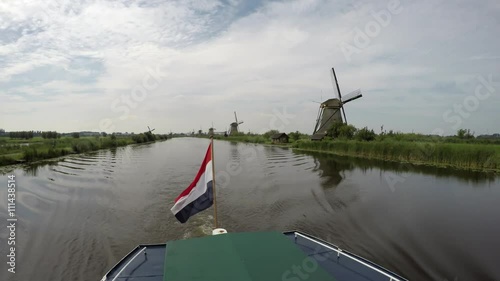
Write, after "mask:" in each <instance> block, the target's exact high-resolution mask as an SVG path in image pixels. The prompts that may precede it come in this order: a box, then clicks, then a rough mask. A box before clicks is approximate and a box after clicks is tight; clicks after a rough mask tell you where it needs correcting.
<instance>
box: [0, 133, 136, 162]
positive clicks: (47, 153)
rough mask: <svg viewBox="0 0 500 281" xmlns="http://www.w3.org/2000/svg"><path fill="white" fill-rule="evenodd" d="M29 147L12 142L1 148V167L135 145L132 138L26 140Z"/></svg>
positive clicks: (4, 143) (4, 144) (3, 143)
mask: <svg viewBox="0 0 500 281" xmlns="http://www.w3.org/2000/svg"><path fill="white" fill-rule="evenodd" d="M24 142H25V143H29V145H20V144H18V142H17V141H16V142H11V141H10V140H8V141H6V142H2V146H0V165H10V164H15V163H18V162H19V161H27V162H30V161H36V160H43V159H49V158H56V157H60V156H64V155H68V154H70V153H83V152H89V151H95V150H99V149H105V148H114V147H118V146H125V145H129V144H133V143H135V141H134V140H133V139H132V138H131V137H115V136H107V137H82V138H71V137H64V138H60V139H42V138H38V139H35V138H34V139H32V140H24Z"/></svg>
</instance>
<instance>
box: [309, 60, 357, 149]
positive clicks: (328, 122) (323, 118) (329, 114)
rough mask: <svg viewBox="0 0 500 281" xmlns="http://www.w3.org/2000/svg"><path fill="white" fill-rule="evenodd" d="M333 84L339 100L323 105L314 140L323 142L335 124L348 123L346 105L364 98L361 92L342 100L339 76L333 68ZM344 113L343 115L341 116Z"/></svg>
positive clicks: (326, 102) (354, 92)
mask: <svg viewBox="0 0 500 281" xmlns="http://www.w3.org/2000/svg"><path fill="white" fill-rule="evenodd" d="M331 78H332V83H333V89H334V91H336V92H337V93H338V98H331V99H328V100H326V101H324V102H322V103H321V105H320V106H319V110H318V116H317V118H316V125H315V126H314V132H313V137H312V139H313V140H321V139H323V138H324V137H325V136H326V133H327V131H328V130H329V129H330V128H331V127H332V126H333V124H334V123H347V118H346V114H345V110H344V104H346V103H348V102H350V101H353V100H355V99H358V98H360V97H362V96H363V95H362V94H361V90H359V89H358V90H356V91H353V92H351V93H349V94H347V96H345V97H344V99H342V94H341V92H340V87H339V83H338V80H337V75H336V74H335V69H333V67H332V75H331ZM340 111H342V114H340ZM342 115H343V116H344V118H343V119H342Z"/></svg>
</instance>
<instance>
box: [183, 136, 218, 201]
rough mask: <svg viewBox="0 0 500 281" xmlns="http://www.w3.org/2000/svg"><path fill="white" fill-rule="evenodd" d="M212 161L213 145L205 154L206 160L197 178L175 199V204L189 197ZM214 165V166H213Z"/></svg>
mask: <svg viewBox="0 0 500 281" xmlns="http://www.w3.org/2000/svg"><path fill="white" fill-rule="evenodd" d="M210 160H212V144H211V143H210V145H209V146H208V149H207V153H206V154H205V158H204V159H203V162H202V163H201V167H200V170H199V171H198V174H196V177H195V178H194V180H193V182H192V183H191V184H190V185H189V186H188V188H186V189H185V190H184V191H183V192H182V193H181V194H180V195H179V196H177V198H175V202H177V201H178V200H179V199H180V198H182V197H184V196H187V195H188V194H189V193H190V192H191V190H192V189H193V188H194V187H195V186H196V183H198V181H199V180H200V178H201V175H203V173H204V172H205V169H206V167H207V164H208V162H210ZM212 165H213V164H212Z"/></svg>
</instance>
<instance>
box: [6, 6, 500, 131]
mask: <svg viewBox="0 0 500 281" xmlns="http://www.w3.org/2000/svg"><path fill="white" fill-rule="evenodd" d="M499 31H500V1H498V0H485V1H479V2H478V1H472V0H467V1H465V0H457V1H442V0H423V1H408V0H400V1H398V0H389V1H386V0H380V1H379V0H377V1H356V2H354V3H353V2H352V1H345V0H338V1H323V0H303V1H243V0H221V1H217V0H196V1H195V0H187V1H167V0H142V1H132V0H118V1H104V0H71V1H69V0H55V1H54V0H29V1H28V0H21V1H20V0H15V1H14V0H4V1H1V2H0V103H1V106H0V128H3V129H5V130H7V131H17V130H42V131H46V130H55V131H58V132H73V131H99V132H101V131H104V132H108V133H110V132H136V133H137V132H143V131H145V130H146V129H147V126H151V127H152V128H156V132H158V133H168V132H190V131H193V130H195V131H198V130H200V129H202V130H203V131H206V130H208V128H209V127H211V126H212V124H213V126H214V127H215V129H216V131H224V130H227V129H228V127H229V124H230V123H231V122H233V121H234V111H236V112H237V115H238V120H239V121H240V120H241V121H243V123H242V124H241V125H240V130H241V131H244V132H248V131H251V132H256V133H262V132H265V131H268V130H271V129H276V130H279V131H284V132H290V131H296V130H298V131H301V132H303V133H309V134H310V133H312V131H313V129H314V125H315V122H316V116H317V113H318V108H319V104H318V102H319V101H321V100H326V99H328V98H333V97H336V96H337V93H336V91H334V88H333V86H332V81H331V78H330V73H331V68H332V67H335V70H336V73H337V77H338V80H339V85H340V89H341V92H342V94H343V95H346V94H347V93H349V92H351V91H354V90H356V89H361V92H362V94H363V97H362V98H360V99H357V100H355V101H352V102H349V103H346V104H345V107H344V109H345V112H346V115H347V122H348V123H350V124H353V125H354V126H356V127H365V126H366V127H368V128H372V129H374V130H375V131H376V132H377V133H378V132H380V130H381V126H383V128H384V130H390V129H392V130H394V131H401V132H412V131H413V132H418V133H425V134H454V133H455V132H456V131H457V130H458V129H460V128H466V129H471V131H473V132H475V134H476V135H479V134H486V133H489V134H492V133H496V132H500V114H499V108H500V36H498V35H499Z"/></svg>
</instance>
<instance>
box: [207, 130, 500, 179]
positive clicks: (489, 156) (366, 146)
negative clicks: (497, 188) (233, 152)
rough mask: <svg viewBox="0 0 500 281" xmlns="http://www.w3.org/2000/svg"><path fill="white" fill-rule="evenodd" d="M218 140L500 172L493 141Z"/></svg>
mask: <svg viewBox="0 0 500 281" xmlns="http://www.w3.org/2000/svg"><path fill="white" fill-rule="evenodd" d="M215 139H217V140H224V141H232V142H241V143H253V144H261V145H264V146H273V147H283V148H291V149H292V150H297V151H305V152H320V153H328V154H333V155H339V156H347V157H355V158H360V159H374V160H379V161H387V162H392V163H401V164H403V165H416V166H430V167H438V168H451V169H457V170H467V171H477V172H484V173H495V174H500V146H498V145H494V144H463V143H446V142H410V141H393V142H384V141H370V142H366V141H364V142H363V141H354V140H333V141H328V140H327V141H325V140H323V141H321V142H313V141H310V140H305V139H302V140H299V141H296V142H291V143H288V144H282V143H280V144H273V143H269V142H262V140H261V139H259V141H258V142H255V141H253V140H252V139H250V138H249V139H242V138H241V137H236V138H231V137H226V138H215Z"/></svg>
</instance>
